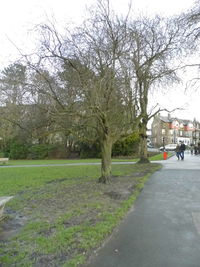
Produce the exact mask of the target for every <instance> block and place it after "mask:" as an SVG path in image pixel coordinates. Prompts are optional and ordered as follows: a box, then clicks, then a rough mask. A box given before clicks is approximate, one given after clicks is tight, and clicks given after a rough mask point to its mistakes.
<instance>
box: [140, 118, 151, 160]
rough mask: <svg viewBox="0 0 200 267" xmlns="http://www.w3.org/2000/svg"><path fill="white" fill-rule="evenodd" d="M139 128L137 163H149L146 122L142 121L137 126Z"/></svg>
mask: <svg viewBox="0 0 200 267" xmlns="http://www.w3.org/2000/svg"><path fill="white" fill-rule="evenodd" d="M139 128H140V151H139V153H140V160H139V161H138V163H149V160H148V155H147V133H146V128H147V122H145V121H144V120H143V122H142V123H140V125H139Z"/></svg>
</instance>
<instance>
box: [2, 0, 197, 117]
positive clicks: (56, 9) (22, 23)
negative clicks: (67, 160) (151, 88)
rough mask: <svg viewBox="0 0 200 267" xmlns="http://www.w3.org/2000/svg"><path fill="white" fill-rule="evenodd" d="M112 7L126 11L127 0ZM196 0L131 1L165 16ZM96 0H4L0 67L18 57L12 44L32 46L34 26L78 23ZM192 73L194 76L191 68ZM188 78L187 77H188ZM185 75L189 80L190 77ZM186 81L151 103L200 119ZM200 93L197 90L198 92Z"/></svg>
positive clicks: (114, 2) (149, 12) (114, 1)
mask: <svg viewBox="0 0 200 267" xmlns="http://www.w3.org/2000/svg"><path fill="white" fill-rule="evenodd" d="M110 2H111V5H112V7H113V9H114V10H115V11H116V12H118V13H124V14H125V13H126V11H127V10H128V3H129V2H130V1H129V0H110ZM194 2H195V0H167V1H162V0H132V10H133V12H135V13H139V12H140V13H141V12H142V13H143V14H145V15H154V14H156V13H159V14H161V15H164V16H171V15H175V14H179V13H180V12H182V11H186V10H187V9H189V8H191V7H192V5H193V4H194ZM94 3H95V0H17V1H16V0H6V1H5V0H3V1H2V2H1V9H0V66H1V67H0V68H1V69H2V68H3V67H5V66H6V65H8V64H9V63H11V62H12V61H13V60H15V59H16V58H17V56H18V51H17V49H16V48H15V47H14V45H13V43H14V44H15V45H16V46H17V47H18V48H20V49H22V50H23V51H27V52H29V51H30V50H31V49H33V47H34V45H35V43H36V41H37V40H34V39H33V37H32V36H33V28H34V26H35V25H36V24H39V23H43V22H45V21H46V20H47V19H50V20H51V19H52V18H54V20H56V22H57V24H58V25H60V26H62V25H64V23H66V22H70V23H72V22H73V23H81V21H82V20H83V18H85V16H86V10H85V7H86V5H87V6H88V7H90V6H91V5H92V4H94ZM190 74H191V76H192V75H194V73H193V71H191V73H190ZM189 78H190V77H189ZM189 78H188V79H189ZM184 89H185V84H182V85H179V86H176V87H174V88H173V89H171V90H170V91H166V90H164V91H165V94H164V95H163V94H162V95H161V94H160V93H156V94H154V95H153V97H151V103H152V104H153V103H157V102H159V103H160V104H161V105H163V106H165V107H166V105H167V107H168V108H169V109H173V108H175V107H176V106H177V104H178V106H180V105H182V106H184V107H185V108H186V110H185V111H182V112H181V111H179V112H176V113H175V114H174V115H176V116H178V117H180V118H183V119H184V118H186V119H193V118H194V117H196V118H197V119H198V120H200V109H199V106H200V93H198V92H196V93H195V92H193V93H191V91H189V92H188V93H187V94H184ZM199 92H200V91H199Z"/></svg>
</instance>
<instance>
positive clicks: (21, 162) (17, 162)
mask: <svg viewBox="0 0 200 267" xmlns="http://www.w3.org/2000/svg"><path fill="white" fill-rule="evenodd" d="M172 155H173V153H171V152H169V153H168V157H171V156H172ZM138 160H139V159H138V158H134V159H131V158H123V159H120V158H117V159H116V158H113V159H112V162H136V161H138ZM149 160H151V161H154V160H163V153H158V154H156V155H154V156H151V157H149ZM100 162H101V159H46V160H45V159H42V160H9V162H8V163H6V165H8V166H9V165H10V166H17V165H50V164H55V165H56V164H71V163H100ZM1 165H4V164H0V166H1Z"/></svg>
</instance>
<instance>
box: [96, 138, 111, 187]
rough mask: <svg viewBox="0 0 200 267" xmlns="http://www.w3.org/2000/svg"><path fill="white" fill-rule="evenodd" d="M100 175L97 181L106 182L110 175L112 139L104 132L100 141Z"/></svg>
mask: <svg viewBox="0 0 200 267" xmlns="http://www.w3.org/2000/svg"><path fill="white" fill-rule="evenodd" d="M101 153H102V155H101V177H100V178H99V183H105V184H106V183H108V182H109V181H110V177H111V153H112V139H111V138H110V137H109V136H108V135H107V134H106V135H105V136H104V138H103V139H102V141H101Z"/></svg>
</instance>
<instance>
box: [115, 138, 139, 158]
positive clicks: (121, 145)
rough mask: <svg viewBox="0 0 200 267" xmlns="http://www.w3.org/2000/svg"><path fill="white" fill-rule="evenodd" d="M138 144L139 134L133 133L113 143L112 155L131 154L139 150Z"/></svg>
mask: <svg viewBox="0 0 200 267" xmlns="http://www.w3.org/2000/svg"><path fill="white" fill-rule="evenodd" d="M138 146H139V136H138V134H137V133H133V134H131V135H129V136H127V137H125V138H122V139H120V140H118V141H117V142H116V143H115V144H114V145H113V149H112V156H131V155H133V154H135V153H136V152H137V151H138Z"/></svg>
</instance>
